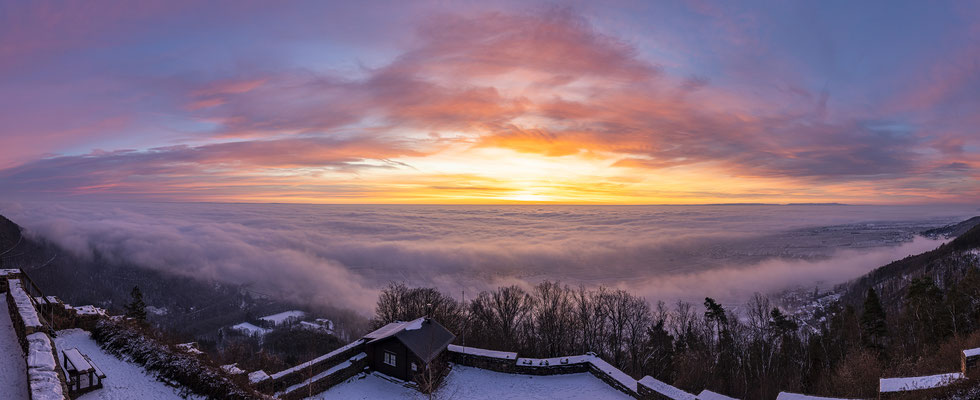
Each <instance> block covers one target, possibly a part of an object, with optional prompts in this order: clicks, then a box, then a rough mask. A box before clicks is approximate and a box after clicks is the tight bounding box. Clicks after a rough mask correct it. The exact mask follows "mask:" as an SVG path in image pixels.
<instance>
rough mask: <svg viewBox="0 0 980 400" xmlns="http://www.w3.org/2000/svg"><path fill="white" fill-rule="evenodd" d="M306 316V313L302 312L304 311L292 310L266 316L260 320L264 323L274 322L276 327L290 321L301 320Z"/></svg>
mask: <svg viewBox="0 0 980 400" xmlns="http://www.w3.org/2000/svg"><path fill="white" fill-rule="evenodd" d="M305 316H306V313H305V312H302V311H299V310H292V311H283V312H281V313H278V314H272V315H266V316H264V317H262V318H259V319H261V320H263V321H268V322H272V323H273V324H276V325H282V323H284V322H286V321H288V320H290V319H300V318H303V317H305Z"/></svg>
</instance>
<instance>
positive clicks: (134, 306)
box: [126, 286, 146, 322]
mask: <svg viewBox="0 0 980 400" xmlns="http://www.w3.org/2000/svg"><path fill="white" fill-rule="evenodd" d="M129 296H130V297H131V298H132V299H133V300H132V301H131V302H130V303H129V304H127V305H126V316H127V317H129V318H132V319H135V320H137V321H140V322H144V321H146V303H144V302H143V292H141V291H140V287H139V286H133V291H132V292H130V293H129Z"/></svg>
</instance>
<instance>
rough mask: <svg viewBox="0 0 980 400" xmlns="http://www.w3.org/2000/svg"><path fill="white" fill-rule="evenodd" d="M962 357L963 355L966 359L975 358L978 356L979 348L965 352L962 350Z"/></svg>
mask: <svg viewBox="0 0 980 400" xmlns="http://www.w3.org/2000/svg"><path fill="white" fill-rule="evenodd" d="M963 355H964V356H967V357H976V356H980V347H978V348H975V349H967V350H963Z"/></svg>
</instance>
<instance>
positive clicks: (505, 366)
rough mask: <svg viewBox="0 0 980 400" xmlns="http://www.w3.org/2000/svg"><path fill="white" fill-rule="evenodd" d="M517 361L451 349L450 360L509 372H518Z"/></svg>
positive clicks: (460, 363)
mask: <svg viewBox="0 0 980 400" xmlns="http://www.w3.org/2000/svg"><path fill="white" fill-rule="evenodd" d="M516 361H517V360H508V359H503V358H496V357H484V356H479V355H475V354H464V353H459V352H455V351H449V362H451V363H453V364H459V365H465V366H467V367H474V368H480V369H486V370H490V371H496V372H504V373H508V374H516V373H518V372H517V371H516V366H517V365H516Z"/></svg>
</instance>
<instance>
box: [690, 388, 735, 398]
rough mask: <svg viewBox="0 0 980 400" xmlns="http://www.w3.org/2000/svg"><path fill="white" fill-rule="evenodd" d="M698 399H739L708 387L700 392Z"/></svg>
mask: <svg viewBox="0 0 980 400" xmlns="http://www.w3.org/2000/svg"><path fill="white" fill-rule="evenodd" d="M698 400H738V399H736V398H734V397H728V396H725V395H723V394H718V393H715V392H712V391H710V390H708V389H705V390H702V391H701V393H699V394H698Z"/></svg>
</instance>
